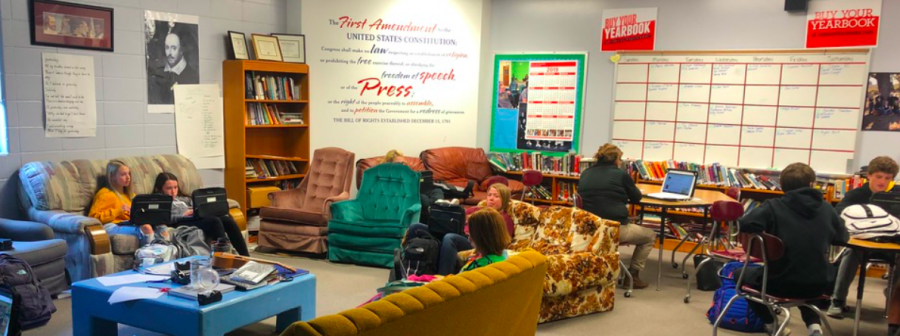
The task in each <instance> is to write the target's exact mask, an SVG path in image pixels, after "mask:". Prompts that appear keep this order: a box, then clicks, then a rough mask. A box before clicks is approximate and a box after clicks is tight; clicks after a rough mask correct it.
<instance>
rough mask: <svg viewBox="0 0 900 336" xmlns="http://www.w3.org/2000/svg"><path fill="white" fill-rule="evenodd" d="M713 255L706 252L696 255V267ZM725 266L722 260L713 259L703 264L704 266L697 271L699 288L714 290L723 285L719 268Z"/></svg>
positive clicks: (707, 290) (706, 290)
mask: <svg viewBox="0 0 900 336" xmlns="http://www.w3.org/2000/svg"><path fill="white" fill-rule="evenodd" d="M711 258H712V257H710V256H708V255H705V254H696V255H694V269H697V266H698V265H700V263H701V262H703V261H704V260H706V259H711ZM723 266H724V263H722V262H721V261H718V260H715V259H712V260H710V261H707V262H706V264H703V268H701V269H700V271H698V272H697V289H698V290H701V291H705V292H709V291H714V290H716V289H719V287H722V280H721V279H719V269H721V268H722V267H723Z"/></svg>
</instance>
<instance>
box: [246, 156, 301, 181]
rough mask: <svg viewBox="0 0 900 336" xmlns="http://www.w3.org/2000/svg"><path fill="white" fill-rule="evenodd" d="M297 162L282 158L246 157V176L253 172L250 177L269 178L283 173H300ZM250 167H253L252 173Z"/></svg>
mask: <svg viewBox="0 0 900 336" xmlns="http://www.w3.org/2000/svg"><path fill="white" fill-rule="evenodd" d="M298 164H299V163H297V162H293V161H284V160H269V159H247V160H246V167H245V168H246V170H247V173H246V176H247V177H250V176H251V175H254V174H255V176H254V177H252V178H271V177H278V176H283V175H296V174H300V171H301V168H300V167H298V166H297V165H298ZM251 168H252V169H253V174H251V173H250V169H251Z"/></svg>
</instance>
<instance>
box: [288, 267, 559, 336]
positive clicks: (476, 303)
mask: <svg viewBox="0 0 900 336" xmlns="http://www.w3.org/2000/svg"><path fill="white" fill-rule="evenodd" d="M546 273H547V259H546V258H545V257H544V256H543V255H541V254H540V253H537V252H535V251H525V252H522V253H519V254H517V255H515V256H512V257H510V258H509V260H507V261H504V262H500V263H494V264H491V265H488V266H485V267H481V268H478V269H475V270H472V271H469V272H463V273H460V274H459V275H454V276H449V277H447V278H445V279H443V280H441V281H435V282H432V283H429V284H427V285H425V286H422V287H417V288H412V289H408V290H406V291H403V292H401V293H397V294H393V295H389V296H387V297H385V298H383V299H381V300H379V301H376V302H372V303H369V304H366V305H364V306H362V307H360V308H355V309H350V310H346V311H344V312H341V313H338V314H335V315H328V316H322V317H319V318H316V319H313V320H311V321H309V322H296V323H294V324H292V325H291V326H290V327H289V328H288V329H287V330H285V331H284V333H282V334H281V335H282V336H303V335H311V336H324V335H329V336H338V335H365V336H376V335H429V336H440V335H497V336H499V335H534V333H535V331H536V329H537V322H538V309H539V308H540V306H541V293H542V286H543V282H544V275H545V274H546Z"/></svg>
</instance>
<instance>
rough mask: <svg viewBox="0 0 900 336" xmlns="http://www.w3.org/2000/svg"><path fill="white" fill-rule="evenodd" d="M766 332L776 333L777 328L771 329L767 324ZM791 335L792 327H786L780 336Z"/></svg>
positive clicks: (769, 333)
mask: <svg viewBox="0 0 900 336" xmlns="http://www.w3.org/2000/svg"><path fill="white" fill-rule="evenodd" d="M766 334H768V335H774V334H775V330H771V329H769V326H766ZM790 335H791V328H784V332H782V333H781V335H779V336H790ZM819 335H822V334H819Z"/></svg>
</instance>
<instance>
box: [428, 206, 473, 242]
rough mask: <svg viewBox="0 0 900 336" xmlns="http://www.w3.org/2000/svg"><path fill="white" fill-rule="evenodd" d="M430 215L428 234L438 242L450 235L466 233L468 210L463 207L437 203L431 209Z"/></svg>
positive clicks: (429, 210)
mask: <svg viewBox="0 0 900 336" xmlns="http://www.w3.org/2000/svg"><path fill="white" fill-rule="evenodd" d="M428 213H429V215H428V232H429V233H431V235H432V236H434V237H435V238H437V239H438V241H440V240H442V239H444V235H446V234H448V233H455V234H458V235H462V234H463V233H464V230H465V226H466V210H465V209H463V207H462V206H461V205H453V204H449V203H435V204H432V205H431V206H430V207H429V209H428Z"/></svg>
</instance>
